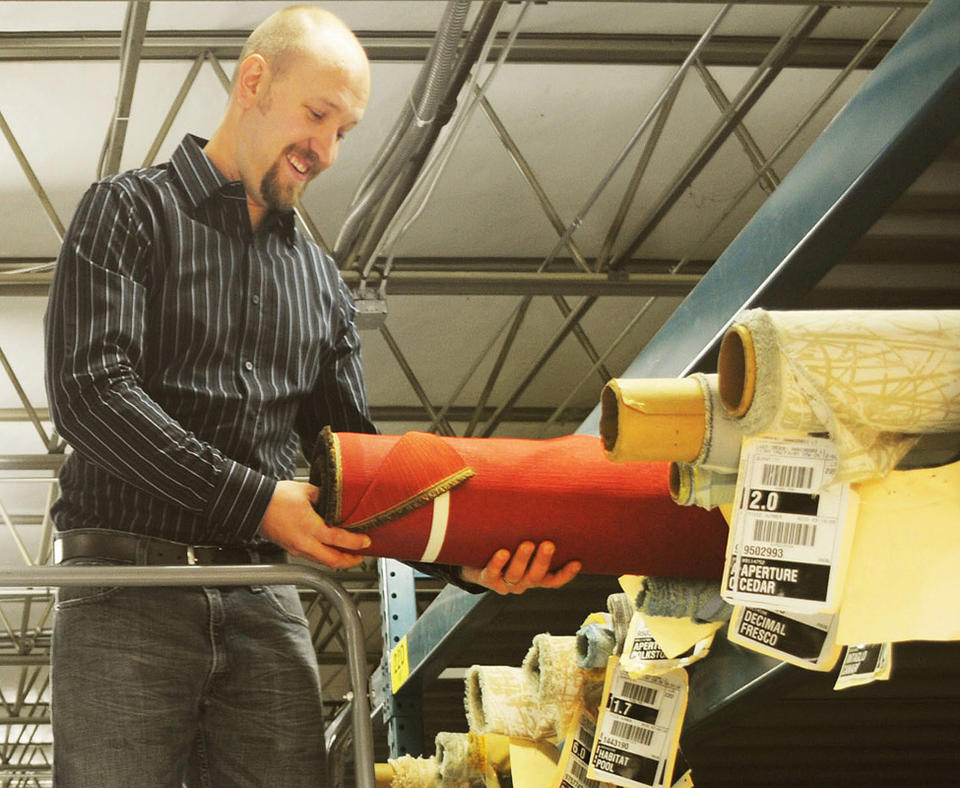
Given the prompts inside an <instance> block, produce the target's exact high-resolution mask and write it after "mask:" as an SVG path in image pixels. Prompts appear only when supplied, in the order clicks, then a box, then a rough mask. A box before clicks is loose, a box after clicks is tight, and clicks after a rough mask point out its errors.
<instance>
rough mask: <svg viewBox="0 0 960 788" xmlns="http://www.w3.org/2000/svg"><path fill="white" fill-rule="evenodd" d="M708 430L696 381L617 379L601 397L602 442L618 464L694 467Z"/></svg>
mask: <svg viewBox="0 0 960 788" xmlns="http://www.w3.org/2000/svg"><path fill="white" fill-rule="evenodd" d="M704 428H705V419H704V396H703V392H702V391H701V388H700V383H699V382H698V381H696V380H694V379H692V378H640V379H630V378H615V379H613V380H611V381H609V382H608V383H607V385H606V386H605V387H604V389H603V391H602V392H601V395H600V437H601V438H602V439H603V447H604V449H605V451H606V453H607V456H608V457H609V458H610V459H611V460H614V461H616V462H656V461H670V460H683V461H685V462H691V461H693V460H694V459H696V458H697V456H699V454H700V451H701V448H702V447H703V437H704Z"/></svg>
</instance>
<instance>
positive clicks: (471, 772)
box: [434, 731, 510, 788]
mask: <svg viewBox="0 0 960 788" xmlns="http://www.w3.org/2000/svg"><path fill="white" fill-rule="evenodd" d="M434 744H435V746H436V754H435V758H436V760H437V761H438V762H439V763H440V782H439V785H440V786H442V788H460V786H462V785H482V786H485V787H488V786H489V785H490V784H491V783H494V782H495V781H496V783H497V784H498V783H499V780H498V774H500V773H509V772H510V746H509V745H510V740H509V738H507V737H506V736H499V735H496V734H479V733H476V732H474V731H470V732H468V733H447V732H441V733H438V734H437V736H436V738H435V739H434Z"/></svg>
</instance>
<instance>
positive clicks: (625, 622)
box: [607, 593, 634, 654]
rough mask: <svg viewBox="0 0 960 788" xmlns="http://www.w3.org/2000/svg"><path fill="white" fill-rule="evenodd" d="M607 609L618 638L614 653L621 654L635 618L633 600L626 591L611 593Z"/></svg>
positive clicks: (614, 632)
mask: <svg viewBox="0 0 960 788" xmlns="http://www.w3.org/2000/svg"><path fill="white" fill-rule="evenodd" d="M607 611H608V612H609V613H610V619H611V620H612V621H613V634H614V637H615V638H616V645H615V646H614V653H616V654H619V653H621V652H622V651H623V643H624V641H625V640H626V639H627V630H628V629H629V628H630V620H631V619H632V618H633V611H634V607H633V600H632V599H631V598H630V597H629V595H627V594H624V593H618V594H610V596H608V597H607Z"/></svg>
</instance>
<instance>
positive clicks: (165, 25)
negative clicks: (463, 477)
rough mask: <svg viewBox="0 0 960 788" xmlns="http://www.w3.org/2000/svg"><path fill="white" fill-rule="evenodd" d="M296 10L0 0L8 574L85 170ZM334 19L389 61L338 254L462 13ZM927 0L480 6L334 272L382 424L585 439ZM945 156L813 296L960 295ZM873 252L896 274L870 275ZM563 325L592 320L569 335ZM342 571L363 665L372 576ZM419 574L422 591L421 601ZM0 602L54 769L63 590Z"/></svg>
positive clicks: (34, 733)
mask: <svg viewBox="0 0 960 788" xmlns="http://www.w3.org/2000/svg"><path fill="white" fill-rule="evenodd" d="M283 5H284V4H281V3H261V2H231V3H227V2H152V3H146V2H144V3H129V4H128V3H124V2H2V3H0V84H2V85H3V86H4V90H3V91H2V94H0V131H2V137H0V351H2V355H0V362H2V371H0V518H2V523H0V526H3V530H2V532H0V555H2V556H4V561H3V563H5V564H10V563H17V562H23V563H43V562H44V561H45V560H46V559H47V556H48V552H49V522H48V520H47V518H46V510H47V507H48V506H49V502H50V499H51V496H53V495H55V485H53V484H52V483H51V479H52V477H53V473H54V471H55V469H56V467H58V465H59V460H60V457H61V456H62V453H63V451H64V450H65V447H64V446H63V445H62V443H61V441H60V439H59V438H58V437H57V436H56V434H55V432H54V431H53V428H52V425H51V424H50V423H49V421H48V418H47V413H46V395H45V392H44V387H43V364H42V362H43V344H42V319H43V313H44V309H45V305H46V290H47V287H48V284H49V279H50V275H51V271H52V268H53V265H54V261H55V258H56V255H57V252H58V249H59V245H60V241H61V238H62V235H63V232H64V227H65V226H67V225H68V223H69V221H70V218H71V215H72V213H73V211H74V208H75V206H76V204H77V202H78V200H79V198H80V196H81V195H82V193H83V192H84V190H85V189H86V188H87V186H88V185H89V184H90V183H91V182H92V181H93V180H95V179H96V178H97V177H98V173H102V172H109V171H115V170H116V169H121V170H122V169H127V168H131V167H137V166H140V165H142V164H145V163H150V162H153V161H163V160H165V159H166V158H168V156H169V155H170V153H171V151H172V150H173V149H174V148H175V147H176V146H177V144H179V141H180V140H181V139H182V137H183V135H184V134H186V133H188V132H192V133H196V134H199V135H201V136H205V135H209V134H210V133H211V132H212V131H213V129H214V127H215V125H216V123H217V122H218V120H219V117H220V114H221V112H222V111H223V109H224V106H225V100H226V92H225V87H224V86H225V83H226V82H227V81H228V79H229V75H230V73H231V72H232V69H233V66H234V63H235V58H236V57H237V54H238V53H239V50H240V46H241V45H242V42H243V40H244V38H245V37H246V35H247V34H248V33H249V31H250V30H251V29H252V27H253V26H254V25H255V24H256V23H257V22H258V21H259V20H261V19H263V18H264V17H266V16H267V15H268V14H269V13H270V12H272V11H273V10H275V9H277V8H280V7H282V6H283ZM325 5H326V7H328V8H330V9H331V10H333V11H334V12H335V13H337V14H338V15H340V16H341V17H342V18H343V19H344V20H345V21H346V22H347V23H348V24H349V25H350V26H351V27H352V28H353V29H354V30H355V31H356V32H357V34H358V36H359V38H360V40H361V42H362V43H363V44H364V46H365V47H366V48H367V51H368V53H369V55H370V58H371V61H372V64H373V65H372V69H373V91H372V95H371V99H370V104H369V107H368V110H367V113H366V116H365V118H364V120H363V122H362V124H361V125H360V126H359V127H358V128H357V129H355V130H354V131H352V132H351V133H350V135H349V136H348V138H347V140H346V141H345V143H344V145H343V146H342V149H341V155H340V158H339V160H338V161H337V163H336V165H335V166H334V167H333V168H332V169H331V170H329V171H327V172H325V173H324V174H323V175H322V176H321V177H320V178H319V179H318V180H317V181H316V182H315V183H314V184H313V185H312V186H311V188H310V189H309V190H308V192H307V194H306V195H305V198H304V200H303V204H302V206H301V209H300V213H301V217H302V219H303V222H304V226H305V227H306V228H307V230H308V232H311V233H312V234H313V235H314V237H315V238H316V239H317V240H318V242H320V243H321V244H323V245H324V246H326V247H327V248H328V249H331V250H332V249H334V248H337V247H338V236H339V235H340V232H341V228H342V227H343V225H344V222H345V220H346V218H347V217H348V216H349V215H350V211H351V204H352V201H353V198H354V195H355V193H356V191H357V189H358V186H359V185H360V184H361V180H362V178H363V176H364V173H365V172H366V170H367V167H368V165H369V164H370V163H371V161H373V160H374V157H375V155H376V154H377V152H378V150H379V149H380V148H381V145H382V144H383V142H384V140H385V139H387V137H388V134H389V132H390V130H391V128H392V127H393V125H394V122H395V120H396V118H397V117H398V115H399V114H400V113H401V112H402V111H403V109H404V107H405V106H407V105H408V104H410V102H411V92H412V90H413V88H414V85H415V82H416V79H417V76H418V73H419V72H420V69H421V64H422V63H423V61H424V59H425V58H426V57H427V54H428V50H429V48H430V45H431V42H432V41H433V38H434V35H435V33H436V32H437V30H438V28H439V27H440V26H441V24H442V22H443V19H444V15H445V12H446V10H447V3H444V2H359V1H356V2H355V1H352V0H342V1H341V2H329V3H326V4H325ZM924 5H925V3H924V2H916V1H914V2H911V1H910V0H905V2H900V3H894V2H887V0H847V1H846V2H845V3H842V4H840V5H837V6H834V5H831V4H829V3H826V2H822V3H820V2H818V3H807V4H799V3H783V2H776V1H775V0H763V1H762V2H734V3H731V4H729V6H722V5H720V4H710V3H696V2H686V1H684V2H659V3H655V2H556V1H551V2H524V3H520V2H510V3H502V4H501V3H481V2H474V3H472V4H470V12H469V15H468V17H467V20H466V24H465V31H464V36H465V37H467V36H469V34H470V31H471V30H473V29H474V27H475V26H476V25H477V24H478V21H477V20H478V19H480V18H481V17H482V18H484V19H485V20H488V21H490V20H492V31H491V36H490V38H489V48H487V49H485V50H484V55H485V58H484V62H483V63H482V65H481V66H479V67H475V68H473V69H472V72H471V76H470V77H468V78H467V81H466V83H465V85H464V87H463V89H462V90H461V91H460V95H459V97H458V100H457V104H456V110H455V112H454V115H453V117H452V119H451V120H450V122H449V123H447V124H446V125H445V126H444V127H443V129H442V131H440V133H439V136H438V139H437V143H436V144H435V145H434V147H433V151H432V154H431V157H430V158H428V165H427V168H426V169H425V170H424V173H423V178H422V179H421V180H420V181H419V182H418V185H417V187H415V188H414V190H413V192H412V197H411V199H410V200H409V201H408V202H407V203H405V204H404V205H403V207H402V208H401V209H400V211H399V212H398V213H397V214H396V218H395V220H394V221H393V222H392V223H391V224H390V225H389V226H387V228H386V230H385V231H383V232H380V233H378V234H377V236H376V237H374V238H370V239H368V240H367V247H368V248H367V249H366V253H365V255H364V254H360V255H357V254H349V255H346V257H347V259H340V260H339V262H340V263H341V265H342V266H343V267H344V276H345V278H346V280H347V282H348V283H349V284H350V285H351V287H352V289H353V290H354V292H355V295H356V297H357V299H358V301H359V302H360V304H361V307H362V311H363V323H362V325H363V326H364V331H363V333H362V340H363V358H364V366H365V371H366V380H367V387H368V394H369V399H370V404H371V406H372V409H373V413H374V417H375V419H376V421H377V422H378V423H379V425H380V427H381V429H382V430H383V431H384V432H402V431H405V430H408V429H428V430H434V431H438V432H441V433H442V434H457V435H478V436H480V435H484V436H491V435H496V436H519V437H551V436H556V435H561V434H565V433H568V432H571V431H573V430H575V429H576V428H577V427H578V426H579V425H580V423H581V422H582V421H583V419H584V418H585V417H586V416H587V414H588V413H589V412H590V411H591V409H592V408H593V407H594V406H595V405H596V403H597V401H598V397H599V392H600V389H601V387H602V385H603V382H604V381H605V380H607V379H608V378H609V377H612V376H616V375H617V374H619V373H620V372H622V371H623V370H624V369H625V368H626V366H627V365H628V364H629V363H630V362H631V361H632V360H633V359H634V358H635V357H636V356H637V354H638V353H639V352H640V350H641V349H642V348H643V347H644V344H645V343H646V342H647V340H648V339H649V338H650V337H651V336H652V335H653V334H654V333H656V331H657V330H658V328H659V327H660V326H661V325H662V324H663V322H664V321H665V320H666V319H667V318H668V317H669V315H670V314H671V313H672V311H673V310H674V309H675V308H676V306H677V305H678V304H679V303H680V302H681V300H682V298H683V296H684V294H685V293H687V292H689V290H690V289H691V288H692V287H693V286H694V285H695V283H696V282H697V281H698V279H699V277H700V276H701V275H702V274H703V273H704V272H705V271H706V270H707V269H708V268H709V266H710V265H711V263H712V262H713V260H714V259H716V257H717V256H719V254H720V253H721V252H722V251H723V250H724V249H725V248H726V246H727V245H728V244H729V243H730V241H731V240H732V239H733V238H734V237H735V236H736V235H737V233H738V232H739V230H740V229H741V228H742V227H743V226H744V224H745V223H746V222H747V221H748V220H749V218H750V217H751V216H752V215H753V213H754V212H755V211H756V210H757V208H758V207H759V206H760V205H761V204H762V203H763V201H764V199H765V198H766V196H767V195H769V194H770V193H771V191H772V190H774V189H775V188H776V186H777V185H778V183H779V182H780V180H782V178H783V177H785V175H786V174H787V173H788V172H789V171H790V169H791V167H792V166H793V164H794V163H795V162H796V161H797V160H798V159H799V158H800V157H801V156H802V155H803V153H804V152H805V151H806V149H807V148H808V146H809V145H810V144H811V142H812V141H813V140H814V139H816V137H817V136H818V134H819V133H820V132H821V131H822V130H823V129H824V128H825V127H826V126H827V124H828V123H829V122H830V120H831V118H832V117H833V116H834V115H835V114H836V113H837V111H838V110H839V109H840V108H841V107H843V105H844V104H845V102H846V101H847V100H848V99H849V98H850V97H851V96H852V95H853V94H854V93H855V92H856V90H857V89H858V87H859V86H860V85H861V84H862V83H863V81H864V79H865V78H866V77H867V75H868V74H869V72H870V69H872V68H873V67H874V66H875V65H876V64H877V62H879V60H880V59H881V58H882V57H883V55H884V54H885V53H886V52H887V51H888V50H889V49H890V47H891V46H892V45H893V44H894V43H895V42H896V40H897V39H898V38H899V36H900V35H901V34H902V33H903V31H904V30H905V29H906V28H907V27H908V26H909V25H910V23H911V22H912V21H913V20H914V19H915V18H916V16H917V15H918V14H919V13H920V12H921V11H922V9H923V7H924ZM958 170H960V164H958V156H957V154H956V148H954V149H952V151H948V152H947V154H946V155H945V156H944V158H943V159H942V160H941V161H940V162H938V164H937V165H936V166H935V167H932V168H931V170H930V171H929V172H928V173H927V175H925V176H924V179H921V180H922V181H923V183H920V182H918V183H919V184H920V187H921V188H920V190H919V193H918V194H914V195H908V196H907V197H905V198H904V200H903V201H902V202H901V203H900V204H899V208H897V209H896V210H894V211H892V212H891V213H890V214H888V215H887V216H886V217H884V218H883V219H881V220H880V222H878V224H877V225H876V226H875V228H874V230H873V231H872V233H871V236H868V237H867V238H865V239H864V241H863V243H862V244H861V245H860V246H859V247H858V248H857V249H855V250H854V252H853V253H852V254H851V256H850V257H849V259H848V260H847V261H846V262H845V263H844V264H842V265H839V266H837V267H836V268H835V269H834V271H833V272H832V273H831V274H830V275H829V277H828V280H829V281H828V282H827V283H826V284H825V286H824V287H822V288H821V289H820V291H819V293H820V303H823V304H833V305H836V304H841V303H851V300H852V301H854V302H856V301H859V302H862V303H864V304H871V303H876V304H882V303H885V295H884V294H885V293H887V294H888V293H889V292H890V290H891V289H893V288H896V287H899V286H900V285H899V284H898V282H902V284H903V286H904V287H909V288H914V289H919V290H922V291H923V292H924V293H926V296H927V297H930V298H933V299H936V298H937V297H940V298H942V297H943V293H944V289H943V287H942V285H943V283H944V281H946V280H951V277H950V276H949V273H947V276H946V279H945V277H944V275H945V271H946V272H952V273H953V274H954V276H953V277H952V281H954V282H955V283H954V284H953V285H951V287H952V288H953V289H956V287H957V286H958V285H957V284H956V282H957V281H960V279H958V278H956V277H955V274H956V269H955V268H954V267H948V266H949V263H950V259H949V254H948V253H947V252H945V251H944V250H945V249H949V248H955V245H954V244H955V240H956V238H957V236H958V235H960V232H958V229H957V198H956V194H955V187H954V186H953V184H956V183H957V182H960V173H958ZM394 208H396V206H394ZM871 237H872V240H871ZM918 239H919V240H918ZM898 249H899V250H901V252H899V253H898V252H897V251H896V250H898ZM874 263H876V265H878V266H882V267H879V268H876V269H871V270H870V271H867V268H865V267H866V266H870V265H872V264H874ZM865 274H866V275H865ZM948 297H949V296H948ZM583 299H591V300H590V301H589V302H586V301H583ZM918 305H922V304H918ZM572 310H576V314H578V315H580V314H582V317H581V318H580V319H579V320H578V321H576V322H574V321H567V320H565V318H566V316H567V314H569V313H570V312H571V311H572ZM347 579H348V585H349V586H350V588H351V589H353V590H354V592H355V594H356V596H357V599H358V601H360V603H361V609H362V611H363V612H364V616H365V621H366V623H367V627H368V631H369V635H370V637H369V639H368V646H369V649H368V650H369V652H370V660H371V665H373V664H375V663H376V661H377V660H378V659H379V652H380V641H379V602H378V597H377V593H376V565H375V564H374V563H369V564H368V565H367V566H365V567H363V569H362V570H361V571H358V572H356V573H354V574H352V575H350V576H348V578H347ZM421 585H422V586H423V587H422V588H421V601H422V602H426V601H428V600H429V598H430V594H431V593H433V591H431V589H430V583H429V582H424V583H422V584H421ZM434 590H435V589H434ZM0 593H2V594H3V596H0V612H3V613H4V615H3V620H2V621H3V630H2V631H0V640H2V642H0V671H2V672H0V690H2V692H3V697H2V698H0V704H2V706H3V708H0V717H3V716H5V717H6V721H7V723H8V726H7V732H6V733H5V737H6V741H7V742H8V745H7V746H6V749H5V750H3V752H4V753H6V754H5V755H4V756H3V757H2V760H3V762H4V763H8V764H17V763H23V764H26V763H29V764H32V765H33V767H35V772H34V773H35V774H36V775H39V779H41V780H42V779H44V776H43V775H45V774H46V772H44V769H45V760H46V759H47V758H48V757H49V748H48V746H47V744H48V742H49V729H48V728H47V727H46V726H45V725H43V724H40V725H39V726H38V725H25V722H28V721H29V720H26V719H25V718H26V717H28V716H35V718H36V720H38V721H40V722H41V723H43V722H44V721H45V720H46V718H47V715H48V708H47V704H46V699H47V698H48V696H49V688H48V677H47V673H46V668H45V663H46V649H47V647H48V645H49V641H48V633H49V625H50V615H51V613H50V610H49V597H48V596H47V595H46V594H45V593H40V592H31V594H28V595H27V596H24V593H23V592H13V591H4V590H0ZM311 617H312V620H313V621H314V623H315V626H316V629H317V643H318V646H322V647H323V649H324V651H325V652H326V654H327V659H326V660H325V661H327V662H329V663H331V664H329V665H325V666H324V672H325V678H326V682H325V692H326V697H327V700H328V701H329V703H330V705H331V707H333V708H335V707H337V706H338V705H339V704H340V703H341V700H342V696H343V694H344V693H345V691H346V689H347V683H346V680H345V672H344V671H343V669H342V667H341V664H342V657H341V656H340V651H339V649H341V648H342V643H341V642H340V640H339V633H338V631H337V630H338V624H337V622H336V621H335V620H334V619H333V617H331V616H330V615H329V610H328V609H327V606H326V605H324V604H321V603H312V602H311ZM0 722H3V720H0ZM10 742H14V743H15V746H14V744H10ZM35 745H36V746H35ZM33 767H32V768H33ZM0 779H2V775H0ZM25 784H26V783H25ZM30 784H34V783H30ZM37 784H41V783H37Z"/></svg>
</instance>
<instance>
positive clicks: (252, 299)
mask: <svg viewBox="0 0 960 788" xmlns="http://www.w3.org/2000/svg"><path fill="white" fill-rule="evenodd" d="M250 300H251V301H253V303H255V304H259V303H260V296H257V295H255V296H253V298H251V299H250Z"/></svg>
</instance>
